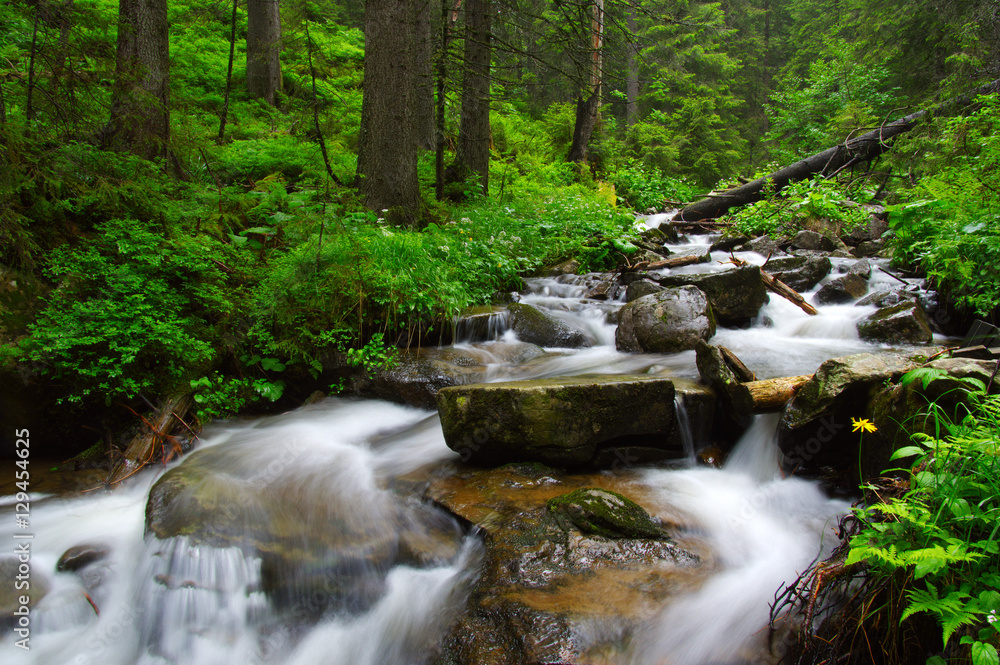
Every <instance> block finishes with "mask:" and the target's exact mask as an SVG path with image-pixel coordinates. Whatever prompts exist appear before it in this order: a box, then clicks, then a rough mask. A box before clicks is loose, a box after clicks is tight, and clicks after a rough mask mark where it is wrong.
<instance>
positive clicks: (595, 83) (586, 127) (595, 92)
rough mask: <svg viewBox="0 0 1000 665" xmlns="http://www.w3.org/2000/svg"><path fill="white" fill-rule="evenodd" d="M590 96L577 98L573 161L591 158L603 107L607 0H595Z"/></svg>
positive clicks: (591, 38) (570, 149)
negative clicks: (593, 138)
mask: <svg viewBox="0 0 1000 665" xmlns="http://www.w3.org/2000/svg"><path fill="white" fill-rule="evenodd" d="M590 40H591V42H590V86H589V92H590V96H589V97H588V98H587V99H586V100H584V99H583V97H580V98H578V99H577V101H576V124H575V125H574V127H573V144H572V145H571V146H570V147H569V156H568V157H567V159H568V160H569V161H571V162H580V163H582V162H585V161H587V148H588V146H589V145H590V137H591V136H592V135H593V134H594V127H596V126H597V118H598V115H599V113H600V110H601V86H602V82H603V74H602V69H603V64H604V63H603V55H604V0H593V4H592V5H591V22H590Z"/></svg>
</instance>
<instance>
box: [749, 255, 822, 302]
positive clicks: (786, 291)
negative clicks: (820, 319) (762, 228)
mask: <svg viewBox="0 0 1000 665" xmlns="http://www.w3.org/2000/svg"><path fill="white" fill-rule="evenodd" d="M769 260H770V259H769ZM729 263H732V264H733V265H735V266H736V267H738V268H739V267H743V266H745V265H749V264H748V263H747V262H746V261H744V260H743V259H738V258H736V257H735V256H732V255H730V258H729ZM760 279H761V281H762V282H764V286H765V287H767V289H768V290H769V291H771V292H772V293H775V294H777V295H779V296H781V297H782V298H784V299H785V300H787V301H789V302H790V303H792V304H793V305H795V306H796V307H798V308H799V309H801V310H802V311H803V312H805V313H806V314H808V315H809V316H816V315H817V314H819V311H818V310H817V309H816V308H815V307H813V306H812V305H810V304H809V303H808V302H806V299H805V298H803V297H802V295H801V294H800V293H799V292H798V291H796V290H795V289H793V288H792V287H790V286H788V285H787V284H785V283H784V282H782V281H781V280H780V279H778V278H777V277H775V276H774V275H772V274H771V273H769V272H766V271H765V270H764V269H763V268H761V271H760Z"/></svg>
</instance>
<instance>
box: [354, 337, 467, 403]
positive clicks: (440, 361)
mask: <svg viewBox="0 0 1000 665" xmlns="http://www.w3.org/2000/svg"><path fill="white" fill-rule="evenodd" d="M485 372H486V366H485V365H484V364H483V363H481V362H479V361H478V360H476V359H475V358H463V357H462V356H460V354H456V353H451V354H445V353H442V351H441V350H439V349H434V348H424V349H419V350H417V349H411V350H407V351H403V352H401V353H400V354H399V355H398V356H397V358H396V360H395V361H394V362H393V363H391V364H389V365H388V366H386V367H381V368H379V369H377V370H375V371H374V372H373V373H372V374H371V376H361V377H358V378H357V379H356V380H355V384H354V385H355V388H356V389H357V391H358V392H359V393H360V394H362V395H364V396H366V397H375V398H378V399H384V400H388V401H390V402H396V403H399V404H408V405H410V406H416V407H420V408H422V409H433V408H434V406H435V404H436V401H435V400H436V396H437V393H438V391H439V390H441V389H442V388H445V387H447V386H456V385H461V384H464V383H476V382H477V381H482V380H483V377H484V376H485Z"/></svg>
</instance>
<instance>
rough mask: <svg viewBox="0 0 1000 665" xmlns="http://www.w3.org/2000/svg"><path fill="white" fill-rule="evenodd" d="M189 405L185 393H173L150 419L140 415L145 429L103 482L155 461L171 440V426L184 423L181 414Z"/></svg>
mask: <svg viewBox="0 0 1000 665" xmlns="http://www.w3.org/2000/svg"><path fill="white" fill-rule="evenodd" d="M190 408H191V396H190V395H188V394H186V393H185V394H181V395H174V396H172V397H169V398H167V400H166V402H164V403H163V405H162V406H161V407H160V408H159V409H158V410H157V411H156V413H155V414H153V416H152V418H151V419H150V420H147V419H145V418H142V420H143V422H144V423H145V424H146V429H147V430H148V431H144V432H142V433H140V434H137V435H136V436H135V437H134V438H133V439H132V441H130V442H129V444H128V447H127V448H126V449H125V455H124V457H122V459H121V460H119V461H118V463H117V464H115V466H114V467H113V468H112V469H111V473H109V474H108V477H107V478H106V479H105V481H104V482H105V484H107V485H114V484H116V483H119V482H121V481H123V480H125V479H126V478H128V477H129V476H131V475H132V474H134V473H135V472H137V471H138V470H139V469H141V468H142V467H144V466H146V465H147V464H149V463H150V462H153V461H155V460H156V459H157V453H158V452H160V451H161V450H162V446H163V444H165V443H167V442H168V441H173V437H172V436H171V431H173V428H174V427H176V426H177V425H178V424H184V425H185V426H186V424H185V423H184V416H185V415H187V412H188V410H189V409H190ZM140 417H141V416H140ZM157 444H159V445H157Z"/></svg>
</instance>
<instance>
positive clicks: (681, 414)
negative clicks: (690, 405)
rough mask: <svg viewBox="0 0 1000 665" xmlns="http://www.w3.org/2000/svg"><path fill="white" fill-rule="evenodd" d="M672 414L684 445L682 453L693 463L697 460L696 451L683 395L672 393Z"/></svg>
mask: <svg viewBox="0 0 1000 665" xmlns="http://www.w3.org/2000/svg"><path fill="white" fill-rule="evenodd" d="M674 415H675V417H676V418H677V431H678V432H680V435H681V443H682V444H683V445H684V453H685V455H686V456H687V459H688V462H690V463H691V464H695V463H696V462H697V461H698V458H697V454H698V451H697V450H696V449H695V447H694V435H693V433H692V432H691V418H690V417H689V416H688V410H687V405H686V404H685V403H684V396H683V395H679V394H678V395H674Z"/></svg>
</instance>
